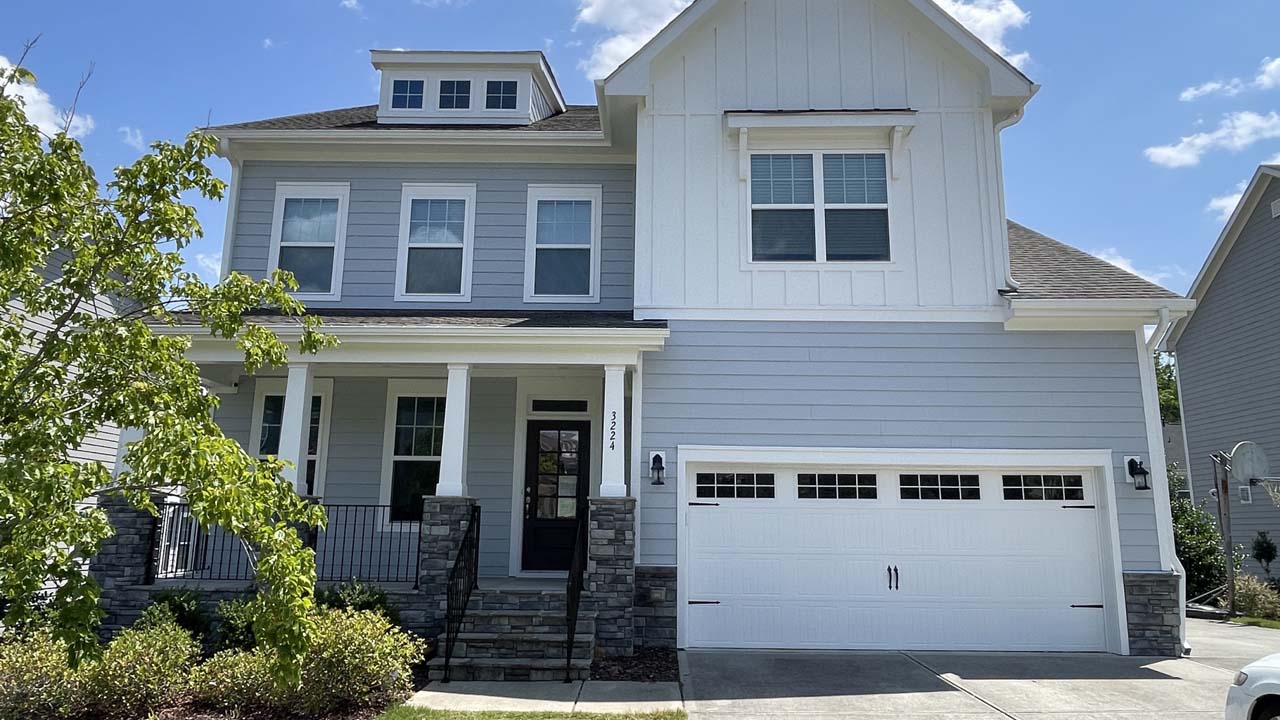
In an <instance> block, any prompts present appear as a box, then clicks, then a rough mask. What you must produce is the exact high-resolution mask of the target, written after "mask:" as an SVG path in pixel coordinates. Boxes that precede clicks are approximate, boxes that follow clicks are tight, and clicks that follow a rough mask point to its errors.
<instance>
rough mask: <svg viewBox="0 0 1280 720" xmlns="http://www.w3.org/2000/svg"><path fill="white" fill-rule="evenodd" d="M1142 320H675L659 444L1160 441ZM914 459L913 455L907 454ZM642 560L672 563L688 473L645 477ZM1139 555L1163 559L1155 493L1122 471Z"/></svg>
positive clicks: (1126, 450) (1093, 444) (1143, 448)
mask: <svg viewBox="0 0 1280 720" xmlns="http://www.w3.org/2000/svg"><path fill="white" fill-rule="evenodd" d="M1137 358H1138V353H1137V347H1136V344H1135V339H1134V336H1133V334H1132V333H1124V332H1122V333H1010V332H1005V331H1004V330H1003V329H1002V328H1001V327H1000V326H998V325H981V324H919V323H904V324H899V323H815V322H807V323H769V322H754V323H752V322H730V323H712V322H673V323H672V324H671V338H670V339H669V340H668V341H667V346H666V349H665V350H663V351H662V352H659V353H653V354H650V355H646V356H645V363H644V409H643V417H644V424H643V431H644V450H645V452H646V454H647V453H648V452H650V451H654V450H665V451H667V452H668V453H669V454H668V461H669V463H674V462H676V461H677V460H678V458H677V457H676V453H675V448H676V446H678V445H747V446H784V447H785V446H791V447H808V446H818V447H845V448H913V447H918V448H971V449H1111V450H1112V451H1113V452H1114V453H1115V460H1116V468H1115V472H1116V478H1117V479H1118V480H1119V479H1122V478H1124V477H1125V476H1124V474H1123V473H1122V472H1121V468H1120V465H1121V462H1122V458H1123V456H1124V455H1145V454H1146V452H1147V440H1146V425H1145V416H1144V413H1143V407H1142V392H1141V387H1140V384H1139V377H1138V364H1137ZM903 462H904V463H909V462H910V458H909V457H904V458H903ZM642 492H643V494H644V497H643V500H642V503H641V518H640V523H641V531H640V533H641V534H640V537H641V541H640V542H641V545H640V562H641V563H642V564H653V565H670V564H674V563H675V553H676V541H675V537H676V535H675V530H676V528H675V519H676V508H675V498H676V486H675V484H674V483H669V484H667V485H666V486H662V487H655V486H652V485H648V484H646V485H644V486H643V488H642ZM1116 493H1117V496H1118V499H1119V508H1118V511H1119V515H1120V539H1121V544H1122V546H1123V555H1124V562H1125V567H1126V569H1129V570H1143V569H1157V568H1158V565H1159V562H1158V561H1159V551H1158V546H1157V540H1156V530H1155V527H1156V526H1155V515H1154V509H1153V503H1152V499H1151V495H1150V494H1149V493H1137V492H1135V491H1134V490H1133V489H1132V486H1131V485H1128V484H1127V483H1125V482H1123V481H1122V480H1121V481H1119V482H1117V483H1116Z"/></svg>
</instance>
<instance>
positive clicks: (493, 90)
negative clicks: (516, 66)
mask: <svg viewBox="0 0 1280 720" xmlns="http://www.w3.org/2000/svg"><path fill="white" fill-rule="evenodd" d="M519 88H520V84H519V83H518V82H516V81H515V80H490V81H488V82H487V83H485V99H484V107H485V109H486V110H515V109H516V108H517V107H518V106H519Z"/></svg>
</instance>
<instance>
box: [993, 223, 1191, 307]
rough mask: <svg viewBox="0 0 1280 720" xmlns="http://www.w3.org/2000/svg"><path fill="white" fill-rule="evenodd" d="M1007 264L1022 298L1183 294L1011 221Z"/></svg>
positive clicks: (1135, 297) (1129, 297) (1142, 297)
mask: <svg viewBox="0 0 1280 720" xmlns="http://www.w3.org/2000/svg"><path fill="white" fill-rule="evenodd" d="M1009 264H1010V266H1011V268H1012V271H1013V279H1014V280H1017V281H1018V284H1019V285H1020V288H1019V290H1018V292H1017V294H1016V295H1012V296H1011V297H1013V298H1016V299H1021V300H1146V299H1166V298H1169V299H1172V298H1178V297H1181V296H1180V295H1178V294H1177V293H1175V292H1172V291H1169V290H1166V289H1164V288H1162V287H1160V286H1159V285H1156V284H1155V283H1152V282H1148V281H1146V280H1143V279H1142V278H1140V277H1138V276H1137V275H1134V274H1132V273H1129V272H1126V271H1124V270H1121V269H1120V268H1118V267H1116V266H1115V265H1112V264H1111V263H1109V262H1106V261H1105V260H1099V259H1098V258H1096V257H1094V256H1092V255H1090V254H1089V253H1086V252H1083V251H1081V250H1077V249H1075V248H1073V247H1071V246H1070V245H1064V244H1062V243H1060V242H1058V241H1057V240H1054V239H1053V238H1050V237H1046V236H1044V235H1041V234H1040V233H1038V232H1036V231H1035V230H1032V229H1030V228H1028V227H1024V226H1022V225H1019V224H1018V223H1016V222H1014V221H1012V220H1010V221H1009Z"/></svg>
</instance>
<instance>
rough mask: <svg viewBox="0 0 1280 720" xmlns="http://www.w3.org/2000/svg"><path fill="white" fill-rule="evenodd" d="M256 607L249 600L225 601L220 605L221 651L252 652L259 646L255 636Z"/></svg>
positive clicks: (218, 642) (219, 632)
mask: <svg viewBox="0 0 1280 720" xmlns="http://www.w3.org/2000/svg"><path fill="white" fill-rule="evenodd" d="M254 610H255V606H254V604H253V603H252V602H250V601H249V600H248V599H244V600H224V601H222V602H220V603H218V631H217V636H216V645H217V647H218V649H219V650H250V649H252V648H253V647H255V646H256V645H257V644H258V641H257V640H256V639H255V638H254V636H253V618H254Z"/></svg>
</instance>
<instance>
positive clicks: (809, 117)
mask: <svg viewBox="0 0 1280 720" xmlns="http://www.w3.org/2000/svg"><path fill="white" fill-rule="evenodd" d="M915 115H916V113H915V111H914V110H903V111H901V112H877V113H868V112H857V111H848V112H841V111H838V110H833V111H831V112H813V111H805V112H730V113H725V122H727V123H728V125H729V129H730V130H740V129H742V128H748V129H754V128H895V127H907V128H913V127H915V126H916V117H915Z"/></svg>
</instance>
